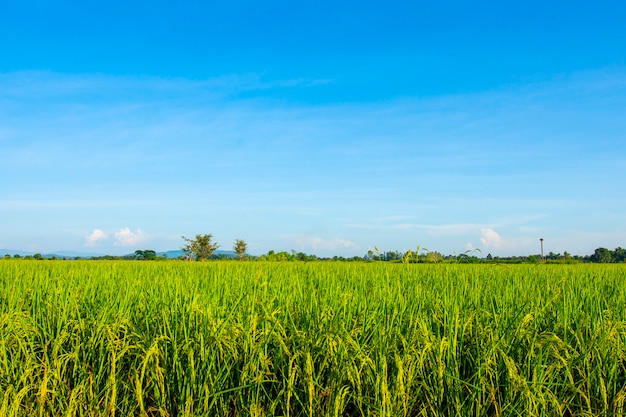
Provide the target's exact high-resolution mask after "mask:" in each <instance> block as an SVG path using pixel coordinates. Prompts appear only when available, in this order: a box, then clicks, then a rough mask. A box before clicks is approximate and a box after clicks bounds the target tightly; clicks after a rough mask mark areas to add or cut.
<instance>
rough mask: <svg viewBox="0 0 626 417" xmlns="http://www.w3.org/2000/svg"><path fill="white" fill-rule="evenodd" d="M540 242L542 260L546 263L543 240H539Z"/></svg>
mask: <svg viewBox="0 0 626 417" xmlns="http://www.w3.org/2000/svg"><path fill="white" fill-rule="evenodd" d="M539 241H540V242H541V260H542V261H545V259H544V257H543V238H542V237H541V238H539Z"/></svg>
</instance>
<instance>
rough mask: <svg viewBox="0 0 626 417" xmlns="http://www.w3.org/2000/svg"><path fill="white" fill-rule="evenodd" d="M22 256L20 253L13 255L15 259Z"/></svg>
mask: <svg viewBox="0 0 626 417" xmlns="http://www.w3.org/2000/svg"><path fill="white" fill-rule="evenodd" d="M21 257H22V256H21V255H20V254H19V253H16V254H15V255H13V259H20V258H21Z"/></svg>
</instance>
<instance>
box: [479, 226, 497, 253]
mask: <svg viewBox="0 0 626 417" xmlns="http://www.w3.org/2000/svg"><path fill="white" fill-rule="evenodd" d="M480 232H481V234H482V237H481V238H480V241H481V242H482V243H483V245H485V246H486V247H488V248H494V249H500V248H501V247H502V237H501V236H500V235H499V234H498V232H496V231H495V230H493V229H489V228H488V229H481V231H480Z"/></svg>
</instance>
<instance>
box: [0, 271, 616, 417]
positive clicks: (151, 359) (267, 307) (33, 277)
mask: <svg viewBox="0 0 626 417" xmlns="http://www.w3.org/2000/svg"><path fill="white" fill-rule="evenodd" d="M625 278H626V268H625V267H624V265H580V264H579V265H545V264H542V265H512V266H508V267H503V266H498V265H463V264H435V265H432V264H430V265H429V264H412V263H398V264H389V263H325V262H318V263H278V262H276V263H273V262H248V261H241V262H228V261H224V262H207V263H187V262H154V263H151V262H122V261H114V262H106V261H98V262H90V261H76V262H66V261H39V262H35V261H30V262H29V261H21V260H3V261H0V415H2V416H34V415H36V416H131V415H132V416H450V415H460V416H517V415H525V416H526V415H536V416H591V415H594V416H595V415H604V416H618V415H626V285H624V284H625V283H624V280H625Z"/></svg>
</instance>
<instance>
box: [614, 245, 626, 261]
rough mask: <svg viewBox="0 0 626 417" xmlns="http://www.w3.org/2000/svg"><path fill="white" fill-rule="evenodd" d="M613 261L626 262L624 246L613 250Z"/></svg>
mask: <svg viewBox="0 0 626 417" xmlns="http://www.w3.org/2000/svg"><path fill="white" fill-rule="evenodd" d="M612 258H613V262H626V249H624V248H622V247H619V246H618V247H617V248H615V250H614V251H613V255H612Z"/></svg>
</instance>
